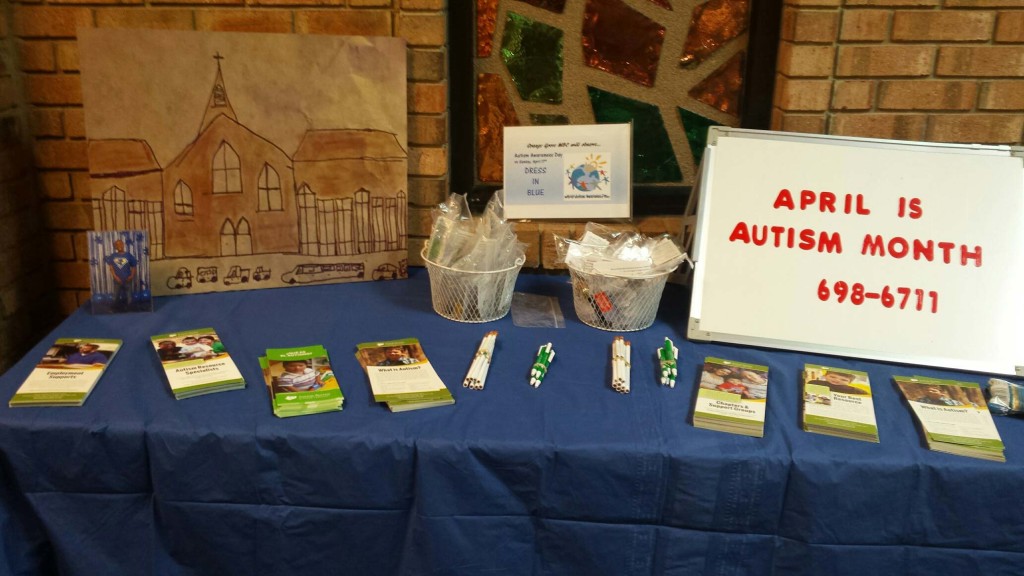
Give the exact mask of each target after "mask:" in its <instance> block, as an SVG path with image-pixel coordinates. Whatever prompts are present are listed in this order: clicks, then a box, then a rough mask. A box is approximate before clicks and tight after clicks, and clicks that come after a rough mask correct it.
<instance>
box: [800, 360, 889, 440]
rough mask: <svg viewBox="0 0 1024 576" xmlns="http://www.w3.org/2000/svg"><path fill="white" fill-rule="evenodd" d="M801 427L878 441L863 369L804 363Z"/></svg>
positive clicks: (869, 389) (869, 393) (873, 409)
mask: <svg viewBox="0 0 1024 576" xmlns="http://www.w3.org/2000/svg"><path fill="white" fill-rule="evenodd" d="M803 381H804V409H803V428H804V430H806V431H808V432H815V433H818V434H828V435H830V436H839V437H841V438H851V439H854V440H864V441H867V442H878V425H877V424H876V423H875V406H874V403H873V400H872V396H871V384H870V382H869V379H868V375H867V373H866V372H860V371H858V370H850V369H847V368H832V367H830V366H820V365H818V364H804V377H803Z"/></svg>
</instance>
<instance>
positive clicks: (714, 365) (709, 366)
mask: <svg viewBox="0 0 1024 576" xmlns="http://www.w3.org/2000/svg"><path fill="white" fill-rule="evenodd" d="M767 400H768V367H767V366H761V365H759V364H747V363H744V362H736V361H733V360H724V359H722V358H712V357H708V358H705V359H704V366H703V368H702V370H701V375H700V382H699V388H698V389H697V403H696V405H695V407H694V411H693V425H694V426H695V427H697V428H706V429H708V430H718V431H720V432H729V433H732V434H744V435H747V436H756V437H758V438H760V437H762V436H764V416H765V411H766V407H767Z"/></svg>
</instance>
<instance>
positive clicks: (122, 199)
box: [100, 186, 128, 230]
mask: <svg viewBox="0 0 1024 576" xmlns="http://www.w3.org/2000/svg"><path fill="white" fill-rule="evenodd" d="M100 214H101V216H102V220H103V227H104V228H105V229H107V230H123V229H125V228H126V227H127V223H128V201H127V198H126V196H125V193H124V190H122V189H121V188H119V187H117V186H111V187H110V188H107V189H106V190H104V191H103V202H102V203H101V204H100Z"/></svg>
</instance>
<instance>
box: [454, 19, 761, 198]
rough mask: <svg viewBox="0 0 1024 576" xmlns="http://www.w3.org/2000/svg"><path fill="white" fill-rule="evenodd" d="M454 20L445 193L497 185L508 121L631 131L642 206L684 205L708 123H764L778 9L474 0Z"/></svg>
mask: <svg viewBox="0 0 1024 576" xmlns="http://www.w3.org/2000/svg"><path fill="white" fill-rule="evenodd" d="M449 11H450V15H449V16H450V19H451V22H453V23H458V24H457V25H456V24H452V26H453V28H452V30H453V32H452V33H451V34H450V42H451V43H452V61H451V80H450V82H451V90H452V114H453V118H452V122H453V124H452V126H453V128H452V130H453V135H452V153H453V174H452V185H453V186H452V189H453V190H456V191H459V190H460V188H461V189H462V190H465V189H468V188H472V189H474V190H477V189H493V188H497V187H500V186H501V179H502V146H503V141H502V138H501V131H502V128H503V127H504V126H514V125H535V126H539V125H562V124H594V123H611V122H616V123H617V122H632V124H633V136H634V137H633V150H634V175H633V180H634V183H635V184H636V186H635V187H634V188H635V192H637V193H636V194H635V195H634V197H635V198H636V199H637V201H638V203H642V200H643V195H644V194H648V195H653V196H659V195H662V196H664V194H663V193H667V194H669V195H672V194H676V195H678V194H680V193H681V194H683V195H684V196H685V193H686V190H687V189H688V187H689V186H692V185H693V183H694V181H695V177H696V173H697V170H698V169H699V164H700V161H701V159H702V154H703V151H704V146H705V144H706V142H705V140H706V138H707V129H708V127H709V126H713V125H724V126H745V127H752V128H768V126H767V122H768V118H769V117H770V98H771V81H772V80H771V78H772V74H771V73H772V72H773V71H774V58H775V53H774V50H775V46H776V45H777V40H778V18H779V17H780V16H781V2H779V1H778V0H706V1H704V2H701V1H700V0H582V1H579V2H566V1H565V0H472V1H471V2H450V3H449ZM755 11H757V12H756V13H755ZM766 14H767V16H765V15H766ZM758 15H760V17H759V19H758V22H759V23H760V24H761V26H760V30H755V28H754V26H753V24H754V20H755V18H757V17H758ZM474 23H475V25H474ZM456 27H468V28H469V29H474V30H475V32H476V34H475V36H474V37H473V38H472V40H469V39H467V40H463V38H464V37H465V36H466V35H464V34H459V33H457V32H455V30H456ZM755 32H756V35H755ZM755 37H756V39H757V41H756V46H757V47H758V48H759V49H760V53H761V54H762V57H760V58H758V59H757V61H756V62H755V61H753V60H752V58H751V55H750V54H751V49H752V48H753V47H754V46H755ZM463 42H464V43H465V44H464V46H465V47H464V48H460V46H462V43H463ZM765 46H768V47H770V51H771V53H770V54H767V53H766V51H765V50H764V48H763V47H765ZM460 54H465V55H466V57H460ZM769 61H770V63H768V64H767V66H768V67H770V68H771V69H770V70H767V73H759V74H757V75H756V78H755V80H756V81H757V83H758V89H759V90H762V91H765V90H766V92H762V93H761V94H760V96H759V98H758V99H757V100H750V99H749V98H748V96H747V94H746V92H745V90H747V89H748V88H749V85H748V80H749V79H748V78H747V76H748V75H750V70H753V69H755V68H756V66H764V63H765V62H769ZM464 66H468V67H469V68H470V70H466V71H464V70H461V69H460V67H464ZM467 72H468V73H467ZM460 78H464V80H460ZM766 82H767V84H766ZM765 86H767V88H765ZM463 91H468V92H470V93H471V96H470V95H468V94H463V93H462V92H463ZM748 101H750V102H753V104H748V105H745V103H746V102H748ZM460 102H466V103H467V107H468V108H469V110H461V106H459V104H460ZM766 102H767V104H766ZM745 115H749V117H748V118H745ZM750 118H753V120H751V119H750ZM467 145H468V146H469V150H465V154H469V155H470V157H471V158H472V160H473V161H472V162H469V163H466V162H462V161H461V160H462V158H460V156H463V155H464V154H460V153H461V152H462V151H463V150H464V147H465V146H467ZM466 164H469V165H470V167H469V168H467V169H464V170H463V169H460V167H461V166H464V165H466ZM487 195H489V193H488V194H487ZM683 205H684V202H678V203H677V202H672V206H671V207H670V211H671V210H680V211H681V210H682V208H683ZM658 210H660V208H659V209H658ZM640 213H643V209H642V208H641V210H640Z"/></svg>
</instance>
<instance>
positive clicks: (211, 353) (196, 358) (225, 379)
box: [150, 328, 245, 400]
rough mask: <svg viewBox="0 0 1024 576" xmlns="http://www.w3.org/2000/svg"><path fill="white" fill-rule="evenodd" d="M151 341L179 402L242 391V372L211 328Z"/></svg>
mask: <svg viewBox="0 0 1024 576" xmlns="http://www.w3.org/2000/svg"><path fill="white" fill-rule="evenodd" d="M150 340H151V341H152V342H153V348H154V349H155V350H156V353H157V355H158V356H159V358H160V363H161V364H162V365H163V367H164V373H165V374H167V383H168V384H169V385H170V387H171V392H172V393H173V394H174V397H175V398H177V399H178V400H182V399H184V398H191V397H193V396H201V395H203V394H212V393H214V392H227V391H229V390H238V389H241V388H245V379H243V378H242V373H241V372H239V371H238V367H237V366H235V363H234V361H232V360H231V355H230V354H228V351H227V349H226V348H225V347H224V344H223V343H222V342H221V341H220V337H219V336H217V333H216V332H215V331H214V330H213V328H198V329H196V330H185V331H180V332H172V333H168V334H157V335H156V336H153V337H152V338H150Z"/></svg>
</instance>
